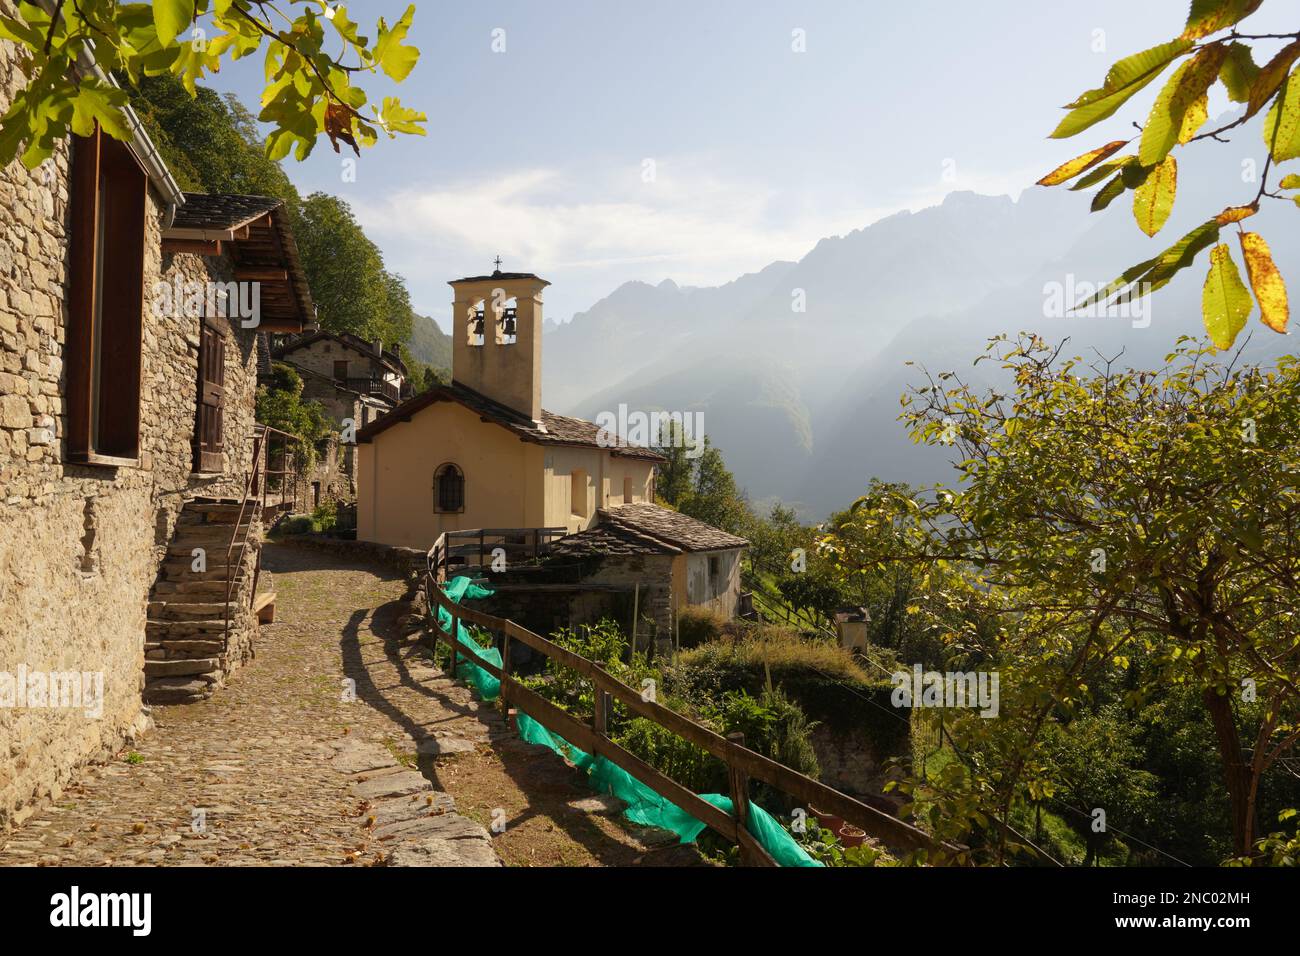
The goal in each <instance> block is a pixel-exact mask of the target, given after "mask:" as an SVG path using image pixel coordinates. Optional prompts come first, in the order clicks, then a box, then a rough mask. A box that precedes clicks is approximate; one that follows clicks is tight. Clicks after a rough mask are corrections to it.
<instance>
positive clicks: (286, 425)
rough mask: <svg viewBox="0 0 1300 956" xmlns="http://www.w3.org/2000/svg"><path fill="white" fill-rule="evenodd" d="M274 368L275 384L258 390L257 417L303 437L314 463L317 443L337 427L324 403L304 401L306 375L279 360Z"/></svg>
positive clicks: (310, 458) (275, 426)
mask: <svg viewBox="0 0 1300 956" xmlns="http://www.w3.org/2000/svg"><path fill="white" fill-rule="evenodd" d="M271 369H272V373H273V378H272V381H271V383H270V384H269V385H262V386H259V387H258V389H257V413H256V414H257V420H258V421H259V422H261V423H262V424H263V425H270V426H271V427H272V428H278V429H279V430H280V431H282V432H288V433H289V434H290V435H297V436H298V437H299V438H301V439H302V441H303V449H304V452H305V454H306V456H307V463H308V464H309V465H310V464H311V463H312V462H314V461H315V460H316V443H317V442H318V441H320V440H321V439H323V438H325V437H327V436H328V435H330V434H332V433H333V432H334V426H333V424H332V423H331V422H330V419H329V415H328V414H327V413H326V412H325V408H324V406H323V405H321V403H320V402H315V401H306V402H305V401H303V399H302V390H303V381H302V376H301V375H299V374H298V373H297V372H296V371H295V370H294V368H293V366H292V365H287V364H285V363H283V362H276V363H274V364H273V365H272V366H271Z"/></svg>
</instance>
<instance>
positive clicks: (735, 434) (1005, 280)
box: [543, 120, 1300, 519]
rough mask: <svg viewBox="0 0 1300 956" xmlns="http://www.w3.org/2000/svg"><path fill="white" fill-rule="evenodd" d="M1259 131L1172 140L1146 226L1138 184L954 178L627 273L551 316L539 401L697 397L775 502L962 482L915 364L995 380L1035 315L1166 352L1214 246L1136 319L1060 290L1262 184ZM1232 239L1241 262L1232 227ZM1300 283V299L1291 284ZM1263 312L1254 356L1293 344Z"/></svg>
mask: <svg viewBox="0 0 1300 956" xmlns="http://www.w3.org/2000/svg"><path fill="white" fill-rule="evenodd" d="M1220 122H1222V120H1220ZM1258 137H1259V133H1258V126H1257V124H1255V125H1247V126H1245V127H1243V128H1242V130H1241V131H1240V134H1239V135H1238V136H1237V137H1236V139H1237V140H1238V141H1239V143H1240V145H1235V146H1225V145H1224V144H1221V143H1215V142H1209V141H1206V142H1201V143H1195V144H1192V145H1191V146H1188V147H1185V148H1183V149H1180V150H1179V151H1178V157H1179V163H1180V171H1179V172H1180V175H1179V183H1178V198H1177V202H1176V204H1175V207H1174V212H1173V215H1172V216H1171V218H1170V220H1169V222H1168V224H1167V225H1166V226H1165V227H1164V229H1163V230H1162V231H1161V232H1160V233H1159V234H1158V235H1157V236H1155V237H1154V238H1150V239H1148V238H1147V237H1146V236H1145V235H1144V234H1143V233H1141V232H1140V231H1139V230H1138V229H1137V227H1136V225H1135V223H1134V221H1133V218H1132V216H1131V215H1130V213H1129V210H1128V209H1127V208H1126V207H1127V204H1128V202H1129V199H1130V195H1129V194H1126V195H1125V196H1124V197H1122V198H1121V199H1119V200H1117V201H1116V202H1115V203H1114V205H1112V206H1111V208H1110V209H1108V210H1106V211H1104V212H1101V213H1096V214H1092V215H1090V214H1089V211H1088V203H1089V201H1090V196H1091V193H1081V192H1069V191H1066V190H1065V189H1064V187H1058V188H1057V189H1044V188H1039V187H1031V188H1029V189H1027V190H1026V191H1025V192H1024V193H1022V194H1021V197H1020V198H1019V200H1018V201H1013V200H1012V199H1011V198H1010V197H1007V196H981V195H977V194H974V193H970V192H954V193H950V194H949V195H948V196H947V197H946V198H945V199H944V201H943V202H942V203H941V204H940V205H938V206H934V207H931V208H927V209H923V210H920V211H917V212H901V213H897V214H895V215H892V216H888V217H886V218H884V219H881V220H879V221H877V222H875V223H872V224H871V225H869V226H866V227H864V228H862V229H858V230H856V231H854V232H851V233H849V234H847V235H844V236H838V237H832V238H826V239H823V240H821V241H820V242H818V243H817V244H816V246H814V248H813V249H812V250H811V251H809V252H808V254H807V255H805V256H804V257H803V258H802V259H800V260H799V261H797V262H774V263H772V264H770V265H768V266H766V267H765V268H763V269H762V270H760V271H758V272H755V273H751V274H747V275H744V276H741V277H739V278H738V279H736V280H734V281H732V282H729V283H727V284H725V285H721V286H716V287H708V288H701V287H684V286H679V285H677V284H676V283H674V282H673V281H672V280H664V281H663V282H661V283H659V284H658V285H650V284H647V283H643V282H629V283H626V284H624V285H622V286H620V287H619V288H617V289H615V290H614V291H613V292H612V293H611V294H610V295H608V296H606V297H605V298H603V299H601V300H600V301H599V302H597V303H596V304H595V305H593V306H592V307H591V308H590V309H588V310H586V311H585V312H581V313H578V314H577V315H575V316H574V318H573V320H572V321H571V322H568V323H563V324H559V325H550V326H548V332H547V334H546V336H545V339H544V346H543V352H544V357H545V361H544V386H543V387H544V394H545V396H546V403H547V406H548V407H550V408H552V409H553V410H555V411H558V412H563V413H567V414H573V415H578V416H581V417H584V418H588V419H593V418H595V417H596V416H597V415H598V414H599V413H601V412H613V413H617V410H618V407H619V405H620V404H626V405H627V406H628V407H629V409H640V410H645V411H653V410H668V411H682V412H702V413H703V421H704V426H705V431H706V433H707V434H708V436H709V438H710V440H711V441H712V442H713V443H714V444H715V445H717V446H718V447H719V448H720V449H721V450H722V452H723V455H724V457H725V458H726V461H727V463H728V465H729V466H730V467H731V469H732V470H733V472H734V473H735V475H736V478H737V480H738V482H739V483H740V484H741V486H742V487H744V488H745V490H746V491H747V493H748V494H749V496H750V498H751V499H752V500H753V501H754V502H755V503H757V504H759V505H760V506H765V505H766V504H767V503H768V502H769V501H770V500H773V499H780V500H782V501H784V502H785V503H787V504H790V505H792V506H794V507H796V509H797V510H798V511H799V512H800V513H801V514H802V515H803V516H804V517H806V518H810V519H819V518H821V517H824V516H825V515H826V514H827V513H828V512H830V511H833V510H837V509H840V508H843V507H846V506H847V505H848V504H850V503H851V502H852V501H853V499H854V498H855V497H856V496H857V495H859V494H861V493H862V491H863V489H864V488H865V487H866V484H867V482H868V480H869V479H870V478H871V477H873V476H874V477H880V478H883V479H888V480H905V481H910V482H913V483H917V484H929V483H933V482H935V481H951V480H953V472H952V469H951V466H950V464H949V463H948V461H947V456H946V454H945V452H944V450H941V449H933V448H927V447H923V446H916V445H913V444H912V442H911V441H910V439H909V437H908V435H907V433H906V431H905V429H904V426H903V425H902V424H901V423H900V422H899V421H898V420H897V419H898V415H899V412H900V406H899V397H900V396H901V395H902V394H903V393H904V392H905V391H907V389H908V388H909V387H910V386H914V385H916V384H918V382H920V381H921V378H922V374H923V373H922V372H921V370H920V368H918V366H924V367H925V368H926V369H929V370H930V371H931V372H939V371H947V370H956V371H959V372H960V373H961V374H962V376H963V379H964V380H966V381H970V382H974V383H977V384H983V385H989V386H991V385H993V384H995V381H996V378H997V376H998V374H999V372H998V371H997V370H996V368H995V367H994V365H995V363H988V362H985V363H981V364H980V365H979V366H973V365H972V363H973V361H974V359H975V358H976V357H977V356H979V355H980V354H982V353H983V351H984V349H985V346H986V345H987V342H988V339H989V338H990V337H991V336H995V335H999V334H1010V335H1014V334H1015V333H1017V332H1019V331H1032V332H1037V333H1040V334H1042V335H1043V336H1044V337H1046V338H1047V339H1048V340H1049V341H1053V342H1056V341H1060V340H1062V339H1065V338H1067V337H1068V338H1069V343H1068V346H1067V348H1066V351H1067V353H1068V354H1080V355H1085V356H1091V355H1094V352H1093V350H1094V349H1095V350H1096V353H1097V354H1104V355H1106V356H1107V357H1112V356H1119V357H1120V358H1119V364H1130V365H1132V366H1134V367H1159V365H1161V364H1163V361H1162V360H1163V357H1164V355H1166V354H1167V353H1168V352H1169V351H1170V349H1171V347H1172V346H1173V344H1174V342H1175V340H1176V339H1177V337H1178V336H1179V335H1183V334H1188V335H1203V334H1204V330H1203V327H1202V323H1201V315H1200V296H1201V286H1202V283H1203V281H1204V276H1205V271H1206V268H1207V267H1208V256H1207V255H1205V254H1202V257H1201V258H1202V261H1200V262H1198V263H1197V264H1196V265H1195V266H1193V267H1192V268H1190V269H1187V270H1186V271H1185V272H1183V273H1181V274H1180V275H1179V276H1178V277H1177V278H1176V279H1175V280H1174V281H1173V282H1172V283H1171V284H1170V285H1169V286H1167V287H1166V288H1164V289H1162V290H1161V291H1159V292H1158V293H1157V294H1155V295H1154V296H1153V297H1151V299H1150V300H1149V306H1148V308H1149V311H1148V312H1147V314H1146V317H1145V318H1142V317H1139V318H1136V319H1130V318H1120V317H1091V318H1082V317H1073V316H1068V315H1063V314H1060V312H1059V311H1058V310H1055V309H1053V308H1052V303H1053V298H1054V296H1055V301H1057V302H1059V301H1060V298H1061V295H1062V294H1063V290H1064V289H1065V288H1074V287H1077V285H1078V284H1079V283H1083V282H1090V283H1094V284H1101V283H1104V282H1107V281H1109V280H1111V279H1113V278H1114V277H1115V276H1117V275H1118V274H1119V273H1120V272H1122V271H1123V270H1124V269H1126V268H1127V267H1129V266H1131V265H1133V264H1135V263H1137V262H1139V261H1141V260H1144V259H1147V258H1150V257H1151V256H1153V255H1155V254H1157V253H1158V252H1160V251H1162V250H1164V249H1165V248H1166V247H1168V246H1170V245H1172V244H1173V243H1174V242H1175V241H1177V239H1178V238H1179V237H1180V236H1182V235H1183V234H1184V233H1185V232H1186V231H1188V230H1190V229H1191V228H1193V227H1195V226H1196V225H1198V224H1200V223H1201V222H1204V221H1205V220H1206V219H1209V218H1210V217H1212V216H1213V215H1215V214H1216V213H1217V212H1219V210H1220V209H1222V208H1223V207H1224V206H1226V205H1230V204H1238V203H1241V202H1246V201H1249V200H1250V199H1251V198H1253V196H1254V192H1255V190H1256V189H1257V188H1258V184H1257V183H1254V182H1250V181H1248V179H1249V177H1248V176H1247V175H1246V173H1247V172H1248V171H1249V167H1248V166H1247V165H1246V164H1244V163H1243V157H1248V156H1252V155H1259V154H1261V153H1262V149H1260V148H1257V145H1258V144H1260V142H1261V141H1260V139H1259V138H1258ZM1286 171H1287V170H1283V172H1286ZM1275 175H1278V174H1276V173H1275ZM1274 182H1276V180H1274ZM1264 206H1265V208H1264V209H1263V211H1261V213H1260V214H1259V215H1258V216H1256V217H1255V218H1253V219H1251V220H1250V222H1249V223H1247V224H1246V225H1247V226H1248V227H1249V228H1250V229H1252V230H1253V231H1258V232H1260V233H1262V234H1263V235H1264V236H1265V237H1266V239H1267V240H1268V241H1269V243H1270V245H1271V246H1272V250H1273V254H1274V258H1275V259H1276V261H1277V263H1278V266H1279V267H1280V269H1281V271H1282V273H1283V275H1284V276H1290V277H1297V278H1300V230H1297V229H1296V228H1295V225H1296V216H1297V211H1296V209H1295V207H1294V206H1292V205H1291V203H1289V202H1286V203H1282V202H1277V201H1270V200H1266V201H1265V204H1264ZM1221 241H1224V242H1228V243H1229V245H1230V247H1231V248H1232V249H1233V254H1234V257H1235V258H1236V259H1237V261H1238V263H1239V264H1240V262H1241V259H1240V250H1239V247H1238V246H1237V242H1236V239H1235V237H1233V236H1232V235H1231V232H1230V230H1228V229H1225V230H1224V231H1223V235H1222V239H1221ZM1296 289H1297V290H1300V283H1296ZM1077 298H1079V296H1078V295H1077V292H1076V293H1075V294H1074V296H1073V297H1072V298H1071V302H1073V301H1076V300H1077ZM1293 299H1294V300H1295V301H1296V302H1297V303H1300V291H1297V292H1295V293H1293ZM1258 315H1259V313H1258V309H1256V310H1255V312H1254V313H1253V314H1252V315H1251V317H1250V319H1249V320H1248V325H1247V329H1246V332H1244V333H1243V335H1245V334H1246V333H1247V332H1253V335H1252V338H1251V340H1250V343H1249V345H1248V346H1247V354H1248V356H1249V357H1250V358H1251V359H1253V360H1258V361H1265V362H1267V361H1269V360H1271V359H1272V358H1275V357H1276V356H1277V355H1280V354H1283V353H1285V352H1287V351H1290V342H1291V340H1290V338H1289V337H1288V336H1283V335H1278V334H1277V333H1274V332H1271V331H1270V330H1268V329H1266V328H1264V327H1263V326H1262V325H1260V324H1259V322H1258ZM908 363H915V364H912V365H909V364H908Z"/></svg>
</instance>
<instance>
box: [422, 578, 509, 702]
mask: <svg viewBox="0 0 1300 956" xmlns="http://www.w3.org/2000/svg"><path fill="white" fill-rule="evenodd" d="M442 590H443V593H444V594H446V595H447V597H449V598H451V599H452V600H453V601H455V602H456V603H457V604H459V603H460V602H461V601H462V600H463V599H464V598H467V597H468V598H485V597H491V596H492V592H491V591H490V590H488V589H487V588H483V587H479V586H478V585H477V584H475V583H474V582H473V581H472V580H471V579H470V578H468V577H464V576H461V577H455V578H452V579H451V580H450V581H448V582H447V583H446V584H445V585H444V586H443V589H442ZM438 626H439V627H441V628H442V629H443V630H444V631H446V632H447V633H448V634H450V633H451V612H450V611H448V610H447V609H446V608H445V607H439V608H438ZM456 636H457V638H459V641H458V650H459V654H458V656H457V663H456V676H457V677H459V678H460V679H461V680H463V681H466V682H468V683H469V684H470V685H472V686H473V688H474V689H475V690H476V691H478V693H479V696H480V697H482V698H483V699H484V700H486V701H489V702H491V701H494V700H496V699H497V697H498V696H500V694H501V681H500V680H498V679H497V678H495V677H493V676H492V675H491V674H489V673H488V672H487V671H485V670H484V669H483V668H481V667H479V666H478V665H477V664H475V663H474V661H473V660H469V659H468V658H471V657H472V658H474V660H480V661H487V662H488V663H489V664H491V665H493V666H494V667H497V668H500V667H501V652H500V651H498V650H497V649H496V648H495V647H481V646H480V645H479V644H478V642H477V641H475V640H474V638H472V637H470V634H469V631H468V630H467V629H466V627H465V625H464V624H463V623H462V624H461V625H460V626H459V627H458V628H457V634H456Z"/></svg>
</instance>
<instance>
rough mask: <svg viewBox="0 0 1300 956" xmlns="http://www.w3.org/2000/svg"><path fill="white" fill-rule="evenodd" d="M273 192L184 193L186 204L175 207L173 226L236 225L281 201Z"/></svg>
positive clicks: (198, 227) (207, 227) (258, 215)
mask: <svg viewBox="0 0 1300 956" xmlns="http://www.w3.org/2000/svg"><path fill="white" fill-rule="evenodd" d="M283 202H284V200H283V199H277V198H275V197H273V196H240V195H237V194H235V193H186V194H185V205H183V206H179V207H177V209H176V218H175V219H174V220H173V221H172V228H174V229H238V228H239V227H240V226H243V225H246V224H248V223H250V222H252V221H253V220H255V219H260V218H261V217H263V216H265V215H266V214H267V213H268V212H270V211H271V210H272V209H275V208H276V207H277V206H279V205H281V204H282V203H283Z"/></svg>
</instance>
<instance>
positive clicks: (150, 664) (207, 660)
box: [144, 657, 221, 677]
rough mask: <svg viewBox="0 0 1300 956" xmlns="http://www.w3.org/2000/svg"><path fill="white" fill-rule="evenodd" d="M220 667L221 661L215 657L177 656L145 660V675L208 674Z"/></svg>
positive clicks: (179, 675)
mask: <svg viewBox="0 0 1300 956" xmlns="http://www.w3.org/2000/svg"><path fill="white" fill-rule="evenodd" d="M220 669H221V661H220V659H218V658H216V657H193V658H188V659H187V658H177V659H175V660H170V661H149V660H147V661H145V662H144V676H145V677H186V676H190V675H194V674H210V673H212V672H213V671H217V670H220Z"/></svg>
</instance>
